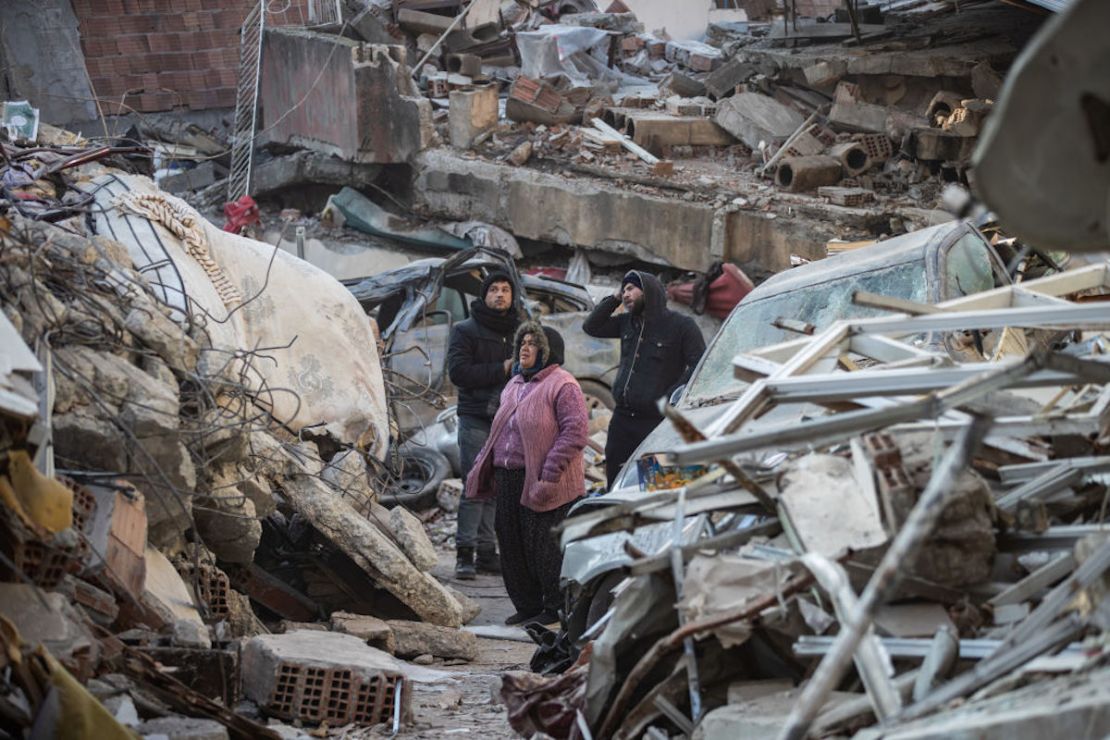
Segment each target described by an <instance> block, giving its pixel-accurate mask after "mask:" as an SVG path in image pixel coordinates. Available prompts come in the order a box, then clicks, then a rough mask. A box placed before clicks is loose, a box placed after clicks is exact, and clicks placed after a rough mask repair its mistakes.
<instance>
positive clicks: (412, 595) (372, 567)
mask: <svg viewBox="0 0 1110 740" xmlns="http://www.w3.org/2000/svg"><path fill="white" fill-rule="evenodd" d="M282 492H283V494H284V497H285V499H286V501H287V502H288V503H289V505H290V506H291V507H292V508H293V510H294V511H296V512H297V513H298V514H300V515H301V516H303V517H305V519H307V520H308V522H309V523H310V524H312V526H314V527H316V528H317V529H318V530H320V531H321V532H324V533H326V534H327V536H328V537H329V539H331V541H332V543H333V544H334V545H335V546H336V547H338V548H339V549H340V550H342V551H343V553H344V554H346V555H347V556H348V557H349V558H351V559H352V560H353V561H354V562H355V564H356V565H357V566H358V567H359V568H361V569H362V570H364V571H365V572H366V573H367V574H369V575H370V576H371V577H372V578H374V579H375V580H376V581H377V582H378V583H379V584H381V586H382V587H383V588H385V589H386V590H388V591H389V592H390V593H392V594H393V595H394V596H396V597H397V598H398V599H400V600H401V601H402V602H403V603H404V604H405V605H406V606H408V607H409V608H410V609H412V610H413V611H414V612H416V614H417V615H419V616H420V618H421V619H425V620H427V621H428V622H431V623H432V624H438V625H442V626H448V627H458V626H459V625H461V624H462V607H461V606H460V605H459V603H458V602H457V601H456V600H455V598H454V597H453V596H451V594H450V593H448V592H447V590H446V589H445V588H444V587H443V585H442V584H440V583H439V582H438V581H437V580H436V579H435V578H433V577H432V576H431V575H429V574H428V573H423V572H421V571H420V570H419V569H417V568H416V566H414V565H413V564H412V561H410V560H409V558H408V556H407V555H405V553H404V552H403V551H402V550H401V548H399V547H398V546H397V545H395V544H394V543H393V542H392V541H391V540H390V539H389V538H388V537H387V536H386V535H385V534H384V533H382V532H381V531H380V530H379V529H378V528H377V527H376V526H374V525H373V524H371V523H370V522H369V521H367V520H366V518H365V517H363V516H362V515H361V514H359V513H358V512H356V511H355V510H354V509H353V508H352V507H351V505H350V504H349V503H347V501H345V500H344V499H342V498H340V497H339V496H336V495H334V493H332V491H331V489H330V488H329V487H328V485H327V484H326V483H324V482H323V481H321V480H319V479H317V478H315V477H312V476H308V475H294V476H293V477H292V478H289V479H287V480H286V481H284V485H283V491H282Z"/></svg>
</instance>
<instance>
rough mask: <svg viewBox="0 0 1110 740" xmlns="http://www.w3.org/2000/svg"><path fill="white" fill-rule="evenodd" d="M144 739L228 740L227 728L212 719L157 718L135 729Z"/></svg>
mask: <svg viewBox="0 0 1110 740" xmlns="http://www.w3.org/2000/svg"><path fill="white" fill-rule="evenodd" d="M135 731H136V732H138V733H139V735H140V736H142V737H144V738H150V739H151V740H154V738H159V739H161V738H165V740H228V737H229V735H228V734H227V728H226V727H224V726H223V725H221V724H220V723H219V722H217V721H216V720H214V719H199V718H196V717H159V718H157V719H148V720H147V721H146V722H143V723H142V724H141V725H139V726H138V727H136V728H135Z"/></svg>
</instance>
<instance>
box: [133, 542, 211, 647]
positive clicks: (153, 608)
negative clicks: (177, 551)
mask: <svg viewBox="0 0 1110 740" xmlns="http://www.w3.org/2000/svg"><path fill="white" fill-rule="evenodd" d="M144 559H145V560H146V583H145V584H144V591H143V596H142V599H140V601H141V603H142V605H143V606H144V607H145V608H146V609H147V610H148V611H149V612H150V613H151V614H152V615H154V616H156V617H157V618H158V619H160V620H161V622H162V625H171V626H173V625H177V623H190V624H192V625H193V627H194V628H195V632H194V636H195V638H196V639H195V644H186V645H183V646H187V647H202V648H205V649H207V648H210V647H212V641H211V639H210V638H209V635H208V627H207V626H205V624H204V620H203V619H201V617H200V612H198V611H197V609H196V606H194V604H193V597H192V595H191V594H190V593H189V587H188V586H186V585H185V581H184V580H183V579H182V578H181V575H180V574H179V573H178V572H177V570H176V569H175V568H174V567H173V564H172V563H170V561H169V560H168V559H167V558H166V556H165V555H163V554H162V553H161V552H160V551H159V550H157V549H155V548H153V547H150V546H148V547H147V548H146V552H145V554H144ZM152 626H161V625H152ZM175 633H180V635H181V636H182V637H188V634H187V633H186V632H185V630H184V628H181V629H180V630H179V629H176V627H175Z"/></svg>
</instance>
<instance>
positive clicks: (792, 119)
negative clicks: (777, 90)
mask: <svg viewBox="0 0 1110 740" xmlns="http://www.w3.org/2000/svg"><path fill="white" fill-rule="evenodd" d="M714 120H716V122H717V125H719V126H720V127H721V128H723V129H724V130H725V131H728V132H729V133H730V134H732V135H733V136H735V137H736V138H737V139H739V140H740V141H742V142H744V143H745V144H746V145H747V146H748V147H749V148H750V149H752V150H755V149H758V148H759V144H760V142H765V143H767V144H777V143H781V142H783V141H785V140H786V139H787V138H788V137H789V136H790V135H791V134H793V133H794V132H795V131H797V130H798V127H799V126H801V125H802V123H803V122H804V121H805V118H804V117H803V116H802V114H801V113H799V112H798V111H796V110H794V109H793V108H788V107H787V106H785V105H783V104H782V103H780V102H778V101H777V100H775V99H774V98H772V97H770V96H767V95H761V94H759V93H750V92H749V93H740V94H738V95H733V96H732V97H730V98H727V99H726V100H723V101H721V103H720V104H719V105H718V106H717V115H716V117H715V119H714Z"/></svg>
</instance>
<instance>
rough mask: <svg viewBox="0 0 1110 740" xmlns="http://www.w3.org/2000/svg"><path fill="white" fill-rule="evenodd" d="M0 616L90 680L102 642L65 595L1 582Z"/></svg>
mask: <svg viewBox="0 0 1110 740" xmlns="http://www.w3.org/2000/svg"><path fill="white" fill-rule="evenodd" d="M0 615H3V616H4V617H5V618H6V619H8V620H10V621H11V623H12V624H14V625H15V627H16V629H18V630H19V634H20V637H21V638H22V639H23V641H24V642H25V643H27V644H28V645H38V644H40V643H41V644H42V645H43V646H45V647H46V649H47V650H48V651H49V652H50V654H51V655H53V656H54V657H55V658H57V659H58V660H59V661H60V662H61V663H62V664H63V665H64V666H65V667H66V668H67V669H68V670H69V671H70V672H71V673H73V674H74V675H75V676H77V677H78V678H82V679H87V678H88V677H89V676H90V675H91V671H92V670H93V669H94V668H95V667H96V665H97V663H98V662H99V656H100V643H99V642H98V641H97V640H96V638H95V637H93V635H92V633H91V632H89V631H88V630H87V629H86V628H85V626H84V625H85V619H84V618H83V617H82V615H81V614H80V613H79V612H78V610H76V609H74V608H73V606H72V605H71V604H70V603H69V600H68V599H67V598H66V597H65V595H64V594H60V593H47V592H45V591H43V590H41V589H39V588H38V587H36V586H32V585H28V584H23V583H0Z"/></svg>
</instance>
